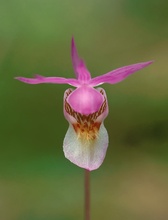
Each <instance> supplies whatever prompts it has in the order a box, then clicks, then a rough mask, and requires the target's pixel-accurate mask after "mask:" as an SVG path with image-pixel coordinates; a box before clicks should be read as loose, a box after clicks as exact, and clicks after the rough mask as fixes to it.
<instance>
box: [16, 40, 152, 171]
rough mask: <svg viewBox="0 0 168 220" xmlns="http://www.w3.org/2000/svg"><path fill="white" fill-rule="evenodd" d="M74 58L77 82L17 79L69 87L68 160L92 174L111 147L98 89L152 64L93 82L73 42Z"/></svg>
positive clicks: (66, 106)
mask: <svg viewBox="0 0 168 220" xmlns="http://www.w3.org/2000/svg"><path fill="white" fill-rule="evenodd" d="M71 57H72V63H73V68H74V72H75V75H76V79H73V78H63V77H44V76H40V75H36V76H35V77H34V78H24V77H16V79H17V80H20V81H22V82H24V83H28V84H40V83H54V84H69V85H71V86H73V87H76V88H75V89H72V88H69V89H67V90H66V91H65V93H64V116H65V118H66V120H67V121H68V122H69V128H68V131H67V133H66V135H65V138H64V142H63V151H64V154H65V157H66V158H67V159H69V160H70V161H71V162H72V163H74V164H76V165H77V166H79V167H82V168H85V169H87V170H89V171H91V170H95V169H97V168H99V167H100V165H101V164H102V162H103V160H104V158H105V155H106V150H107V147H108V142H109V139H108V133H107V130H106V128H105V127H104V119H105V118H106V117H107V115H108V101H107V96H106V92H105V90H104V89H103V88H101V87H98V88H95V87H96V86H99V85H101V84H103V83H109V84H115V83H119V82H121V81H122V80H124V79H125V78H126V77H127V76H129V75H131V74H133V73H134V72H136V71H138V70H140V69H142V68H144V67H146V66H148V65H150V64H151V63H152V61H149V62H142V63H137V64H132V65H129V66H124V67H121V68H118V69H115V70H113V71H110V72H108V73H106V74H103V75H101V76H97V77H94V78H91V75H90V72H89V71H88V69H87V67H86V65H85V63H84V61H83V60H82V59H81V58H80V57H79V56H78V52H77V49H76V46H75V42H74V39H73V38H72V43H71Z"/></svg>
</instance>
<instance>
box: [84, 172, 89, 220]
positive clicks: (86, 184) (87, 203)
mask: <svg viewBox="0 0 168 220" xmlns="http://www.w3.org/2000/svg"><path fill="white" fill-rule="evenodd" d="M85 220H90V171H89V170H85Z"/></svg>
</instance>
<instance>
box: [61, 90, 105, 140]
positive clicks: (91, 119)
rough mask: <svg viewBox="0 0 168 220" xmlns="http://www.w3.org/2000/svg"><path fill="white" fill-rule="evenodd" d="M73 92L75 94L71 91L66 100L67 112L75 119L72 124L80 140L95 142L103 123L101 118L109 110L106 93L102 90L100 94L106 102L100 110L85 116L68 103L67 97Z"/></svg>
mask: <svg viewBox="0 0 168 220" xmlns="http://www.w3.org/2000/svg"><path fill="white" fill-rule="evenodd" d="M71 92H73V90H72V89H69V90H68V91H67V93H66V98H65V111H66V112H67V113H68V114H69V115H70V116H72V117H73V118H74V119H75V120H74V121H73V122H72V123H71V124H72V126H73V128H74V130H75V132H76V133H77V136H78V138H79V139H81V140H84V141H94V140H95V139H96V138H98V131H99V128H100V125H101V123H102V120H99V116H101V114H102V113H103V112H104V111H105V110H106V108H107V100H106V98H105V95H104V91H103V90H100V93H101V94H102V95H103V97H104V101H103V103H102V105H101V107H100V109H99V110H98V111H96V112H94V113H92V114H89V115H83V114H81V113H79V112H76V111H75V110H73V109H72V107H71V106H70V104H69V103H68V102H67V97H68V96H69V95H70V93H71Z"/></svg>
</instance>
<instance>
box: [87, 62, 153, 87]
mask: <svg viewBox="0 0 168 220" xmlns="http://www.w3.org/2000/svg"><path fill="white" fill-rule="evenodd" d="M152 63H153V61H148V62H143V63H136V64H132V65H129V66H124V67H121V68H118V69H115V70H113V71H110V72H108V73H106V74H104V75H102V76H97V77H95V78H93V79H92V80H91V83H90V85H91V86H97V85H100V84H103V83H110V84H115V83H118V82H121V81H122V80H124V79H125V78H126V77H127V76H129V75H130V74H133V73H135V72H136V71H138V70H140V69H142V68H144V67H146V66H148V65H150V64H152Z"/></svg>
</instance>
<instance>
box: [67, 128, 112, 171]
mask: <svg viewBox="0 0 168 220" xmlns="http://www.w3.org/2000/svg"><path fill="white" fill-rule="evenodd" d="M108 142H109V140H108V134H107V131H106V129H105V127H104V125H103V124H101V126H100V128H99V133H98V138H97V139H95V140H94V141H81V140H80V139H79V138H78V136H77V134H76V132H75V130H74V128H73V127H72V125H70V126H69V129H68V131H67V133H66V136H65V139H64V143H63V151H64V154H65V157H66V158H67V159H69V160H70V161H71V162H72V163H74V164H76V165H77V166H79V167H82V168H85V169H87V170H90V171H91V170H95V169H97V168H99V167H100V165H101V164H102V163H103V160H104V158H105V155H106V150H107V147H108Z"/></svg>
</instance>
